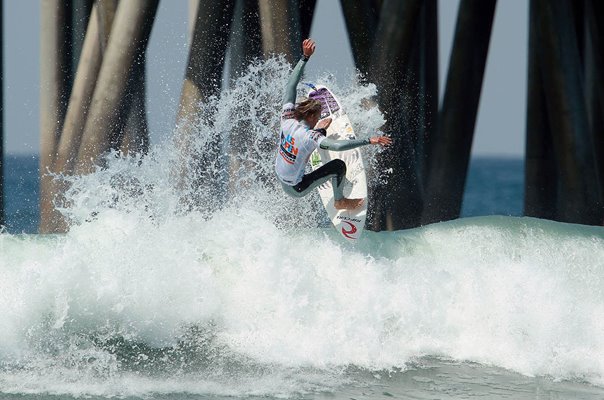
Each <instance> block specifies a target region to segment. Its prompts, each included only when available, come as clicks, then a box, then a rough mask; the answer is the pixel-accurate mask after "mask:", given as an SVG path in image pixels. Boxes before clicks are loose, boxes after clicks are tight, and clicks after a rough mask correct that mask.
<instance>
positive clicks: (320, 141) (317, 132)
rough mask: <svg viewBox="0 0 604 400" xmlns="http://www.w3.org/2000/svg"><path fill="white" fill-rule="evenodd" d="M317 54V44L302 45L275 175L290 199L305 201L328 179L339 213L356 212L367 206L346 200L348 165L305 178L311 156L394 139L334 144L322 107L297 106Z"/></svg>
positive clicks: (286, 100)
mask: <svg viewBox="0 0 604 400" xmlns="http://www.w3.org/2000/svg"><path fill="white" fill-rule="evenodd" d="M314 52H315V42H314V41H313V40H311V39H306V40H304V41H303V42H302V54H303V57H302V58H301V59H300V61H298V64H297V65H296V67H295V68H294V70H293V72H292V74H291V76H290V78H289V81H288V82H287V86H286V88H285V95H284V96H283V112H282V114H281V137H280V140H279V149H278V151H277V157H276V161H275V172H276V174H277V178H278V179H279V181H280V182H281V184H282V186H283V190H284V191H285V193H287V194H288V195H290V196H293V197H302V196H305V195H307V194H308V193H309V192H310V191H311V190H313V189H314V188H316V187H317V186H320V185H321V184H323V183H324V182H326V181H327V180H328V179H331V180H332V187H333V196H334V207H335V208H336V209H338V210H353V209H355V208H358V207H360V206H361V205H362V204H363V199H348V198H345V197H344V192H343V189H344V185H343V182H344V177H345V176H346V163H344V161H342V160H339V159H335V160H331V161H329V162H328V163H326V164H325V165H323V166H321V167H320V168H317V169H316V170H314V171H313V172H310V173H308V174H304V170H305V167H306V164H307V163H308V160H309V158H310V155H311V154H312V152H313V151H315V150H316V149H317V148H319V147H320V148H321V149H323V150H330V151H345V150H350V149H354V148H357V147H360V146H365V145H368V144H374V145H380V146H388V145H390V144H391V143H392V139H390V138H389V137H386V136H374V137H372V138H369V139H354V140H334V139H331V138H328V137H326V133H327V131H326V130H327V128H328V127H329V125H330V124H331V118H325V119H323V120H321V121H319V119H320V118H321V103H320V102H319V101H317V100H314V99H306V100H304V101H302V102H300V103H298V104H297V105H294V102H295V101H296V87H297V85H298V82H299V81H300V78H301V77H302V72H303V71H304V66H305V65H306V62H307V61H308V60H309V58H310V56H312V55H313V53H314Z"/></svg>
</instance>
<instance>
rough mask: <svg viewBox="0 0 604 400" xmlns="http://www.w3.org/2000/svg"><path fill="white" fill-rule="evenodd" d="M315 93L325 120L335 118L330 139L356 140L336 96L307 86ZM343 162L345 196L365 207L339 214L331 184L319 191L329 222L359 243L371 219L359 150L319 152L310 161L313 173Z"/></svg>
mask: <svg viewBox="0 0 604 400" xmlns="http://www.w3.org/2000/svg"><path fill="white" fill-rule="evenodd" d="M307 85H308V86H309V87H310V89H311V90H309V92H308V97H309V98H312V99H315V100H318V101H320V102H321V119H324V118H331V119H332V121H331V125H330V126H329V128H327V136H328V137H331V138H333V139H335V140H351V139H356V135H355V133H354V129H353V128H352V123H351V122H350V119H349V118H348V115H346V112H345V111H344V108H343V107H342V104H341V103H340V102H339V101H338V99H337V98H336V97H335V96H334V94H333V93H332V92H331V90H329V89H328V88H327V87H326V86H324V85H312V84H307ZM336 158H339V159H341V160H342V161H344V162H345V163H346V178H345V179H344V196H346V197H348V198H362V199H365V201H364V202H363V205H362V206H361V207H359V208H357V209H355V210H336V209H335V207H334V205H333V202H334V198H333V189H332V187H331V181H327V182H325V183H324V184H322V185H321V186H319V187H318V190H319V195H320V196H321V202H322V203H323V206H324V207H325V210H326V211H327V215H328V216H329V219H330V220H331V222H332V223H333V225H334V227H335V228H336V230H337V231H338V232H339V233H340V234H341V235H342V236H343V237H344V238H345V239H346V240H348V241H351V242H354V241H356V240H358V239H359V237H360V236H361V234H362V233H363V229H364V227H365V219H366V216H367V177H366V175H365V166H364V165H363V158H362V156H361V152H360V149H359V148H356V149H352V150H347V151H337V152H336V151H327V150H323V149H317V150H315V151H314V152H313V153H312V155H311V157H310V164H311V167H312V169H313V170H315V169H317V168H319V167H321V166H322V165H323V164H325V163H327V162H329V161H331V160H334V159H336Z"/></svg>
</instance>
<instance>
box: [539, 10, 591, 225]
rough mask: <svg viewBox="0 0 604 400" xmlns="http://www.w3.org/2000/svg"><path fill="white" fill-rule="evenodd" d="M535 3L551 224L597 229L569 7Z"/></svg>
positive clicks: (580, 76) (578, 61) (580, 77)
mask: <svg viewBox="0 0 604 400" xmlns="http://www.w3.org/2000/svg"><path fill="white" fill-rule="evenodd" d="M536 1H537V4H538V22H537V26H538V29H539V30H538V33H539V39H540V42H541V45H540V46H539V48H540V50H541V51H540V61H541V64H540V65H541V66H542V72H543V80H544V89H545V93H546V99H547V108H548V115H549V119H550V127H551V128H552V137H553V147H554V152H555V155H556V160H557V165H558V172H559V177H560V180H559V184H560V186H559V188H558V205H557V213H558V215H557V217H558V218H557V219H558V220H560V221H565V222H574V223H582V224H600V223H601V222H602V194H601V189H600V187H599V185H598V184H597V182H598V173H597V171H596V161H595V155H594V146H593V141H592V138H591V134H590V132H589V126H588V123H587V111H586V106H585V96H584V89H583V84H584V77H583V65H582V63H581V57H580V52H579V48H578V40H577V34H576V27H575V26H574V20H573V18H569V16H571V15H573V14H572V8H571V5H570V3H568V2H565V1H562V0H555V1H549V0H536Z"/></svg>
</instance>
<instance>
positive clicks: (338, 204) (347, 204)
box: [333, 198, 365, 210]
mask: <svg viewBox="0 0 604 400" xmlns="http://www.w3.org/2000/svg"><path fill="white" fill-rule="evenodd" d="M364 201H365V199H346V198H344V199H340V200H336V201H334V202H333V206H334V208H335V209H336V210H354V209H357V208H359V207H360V206H362V205H363V202H364Z"/></svg>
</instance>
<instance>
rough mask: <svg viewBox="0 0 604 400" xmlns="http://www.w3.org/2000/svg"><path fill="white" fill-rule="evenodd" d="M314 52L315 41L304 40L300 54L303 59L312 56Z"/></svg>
mask: <svg viewBox="0 0 604 400" xmlns="http://www.w3.org/2000/svg"><path fill="white" fill-rule="evenodd" d="M314 52H315V41H314V40H312V39H305V40H304V41H303V42H302V54H304V57H306V58H308V57H310V56H312V55H313V53H314Z"/></svg>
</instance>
